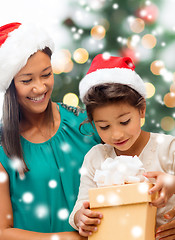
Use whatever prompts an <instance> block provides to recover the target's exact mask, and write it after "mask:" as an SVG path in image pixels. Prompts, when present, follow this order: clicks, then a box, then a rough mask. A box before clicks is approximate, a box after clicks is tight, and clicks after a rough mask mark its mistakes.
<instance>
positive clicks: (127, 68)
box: [79, 54, 146, 101]
mask: <svg viewBox="0 0 175 240" xmlns="http://www.w3.org/2000/svg"><path fill="white" fill-rule="evenodd" d="M134 69H135V66H134V64H133V62H132V60H131V58H129V57H113V56H110V57H109V58H106V59H105V58H104V55H103V54H99V55H97V56H96V57H95V58H94V59H93V61H92V63H91V66H90V68H89V71H88V72H87V74H86V76H85V77H84V78H83V79H82V80H81V82H80V85H79V92H80V98H81V100H82V101H83V98H84V96H85V94H86V93H87V91H88V90H89V89H90V88H91V87H93V86H95V85H99V84H104V83H121V84H124V85H128V86H129V87H131V88H133V89H134V90H136V91H137V92H138V93H139V94H140V95H141V96H143V97H144V98H146V89H145V85H144V82H143V80H142V79H141V78H140V76H139V75H138V74H137V73H136V72H135V71H134Z"/></svg>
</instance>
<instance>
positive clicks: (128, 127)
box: [93, 103, 145, 155]
mask: <svg viewBox="0 0 175 240" xmlns="http://www.w3.org/2000/svg"><path fill="white" fill-rule="evenodd" d="M144 117H145V108H144V109H143V110H140V111H139V110H138V109H137V108H135V107H132V106H130V105H129V104H127V103H114V104H109V105H105V106H102V107H98V108H96V109H95V110H94V111H93V120H94V123H95V126H96V129H97V132H98V134H99V136H100V137H101V139H102V140H103V142H105V143H107V144H109V145H111V146H113V147H114V148H115V150H116V152H120V153H121V154H125V155H126V154H127V152H128V151H130V150H131V148H132V147H133V146H134V145H135V144H136V141H137V139H138V138H139V136H140V133H141V118H144ZM135 147H136V146H135Z"/></svg>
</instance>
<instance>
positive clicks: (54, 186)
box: [48, 180, 57, 188]
mask: <svg viewBox="0 0 175 240" xmlns="http://www.w3.org/2000/svg"><path fill="white" fill-rule="evenodd" d="M48 185H49V187H50V188H56V187H57V181H55V180H50V181H49V184H48Z"/></svg>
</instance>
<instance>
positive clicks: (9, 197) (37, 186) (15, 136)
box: [0, 23, 100, 240]
mask: <svg viewBox="0 0 175 240" xmlns="http://www.w3.org/2000/svg"><path fill="white" fill-rule="evenodd" d="M52 51H53V43H52V40H51V39H50V38H49V36H48V35H47V34H46V33H45V32H44V31H43V30H42V29H40V28H38V27H37V26H32V25H27V24H26V25H25V24H24V25H23V24H20V23H11V24H7V25H5V26H2V27H1V28H0V90H1V92H4V101H3V115H2V134H1V135H2V137H1V145H2V146H0V195H1V202H0V230H1V231H0V232H1V237H0V239H3V240H4V239H11V240H20V239H21V240H30V239H32V240H35V239H45V240H47V239H49V240H50V239H55V240H56V239H59V240H61V239H68V238H69V239H70V240H71V239H74V240H76V239H77V240H78V239H83V238H81V237H80V236H79V235H78V234H77V233H75V232H70V231H72V230H73V229H72V228H71V227H70V225H69V224H68V215H69V213H70V211H71V210H72V208H73V205H74V202H75V199H76V195H77V192H78V186H79V169H80V167H81V164H82V160H83V157H84V155H85V154H86V152H87V151H88V150H89V149H90V148H91V147H92V146H93V145H95V144H96V143H98V142H99V141H100V139H99V137H98V135H97V134H96V133H95V134H92V131H93V129H92V128H91V126H90V125H89V126H88V125H87V126H86V129H85V128H84V131H85V132H86V133H91V135H90V134H89V135H88V136H87V134H86V135H83V134H82V133H80V131H79V125H80V123H81V122H82V121H83V120H84V119H85V118H86V114H85V113H83V112H80V111H78V109H77V108H72V107H68V106H66V105H64V104H60V103H59V104H56V103H53V102H52V101H51V93H52V89H53V85H54V77H53V72H52V67H51V54H52Z"/></svg>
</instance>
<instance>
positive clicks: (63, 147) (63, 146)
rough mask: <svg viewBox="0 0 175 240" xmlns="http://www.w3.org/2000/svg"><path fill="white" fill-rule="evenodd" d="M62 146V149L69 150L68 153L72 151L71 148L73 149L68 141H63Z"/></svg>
mask: <svg viewBox="0 0 175 240" xmlns="http://www.w3.org/2000/svg"><path fill="white" fill-rule="evenodd" d="M60 148H61V149H62V151H64V152H67V153H68V152H70V150H71V146H70V145H69V144H68V143H66V142H64V143H62V144H61V146H60Z"/></svg>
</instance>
